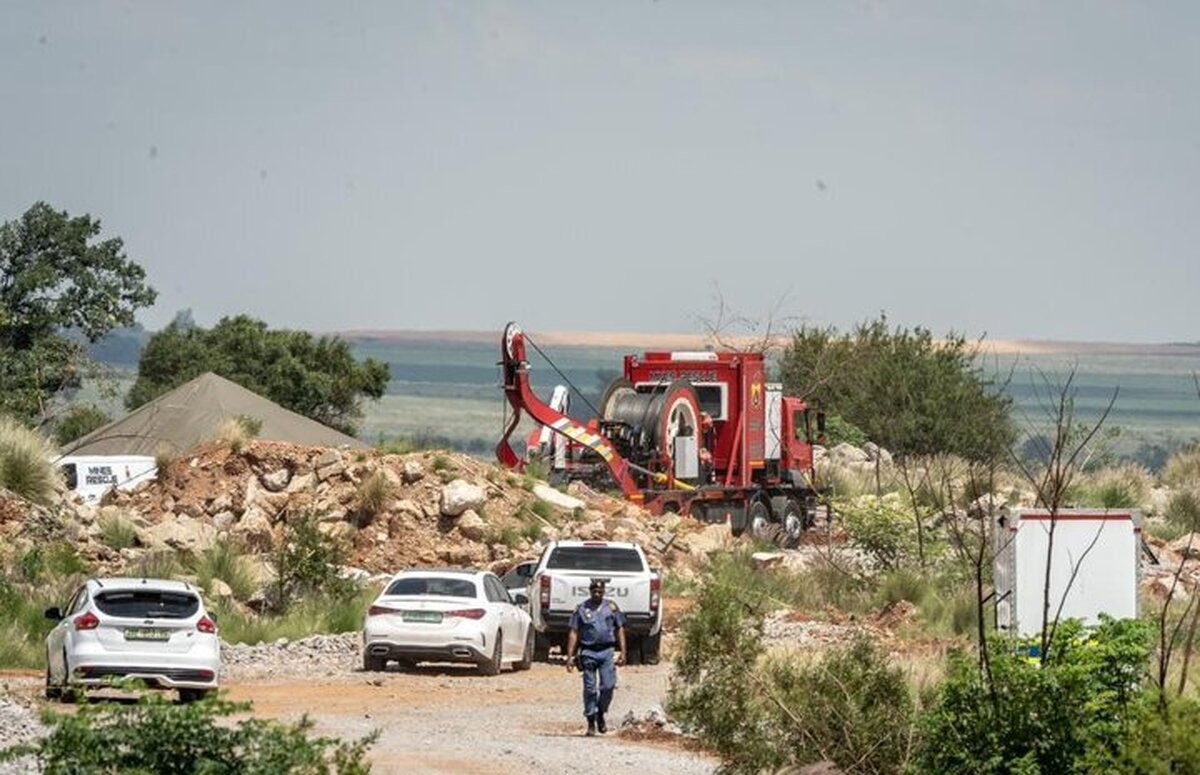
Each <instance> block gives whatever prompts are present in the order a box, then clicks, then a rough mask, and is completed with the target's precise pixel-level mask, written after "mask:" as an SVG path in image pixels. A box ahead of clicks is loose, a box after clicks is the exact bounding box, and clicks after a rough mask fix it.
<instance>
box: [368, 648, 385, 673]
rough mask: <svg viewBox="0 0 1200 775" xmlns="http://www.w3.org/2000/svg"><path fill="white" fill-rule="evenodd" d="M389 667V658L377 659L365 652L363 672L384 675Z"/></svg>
mask: <svg viewBox="0 0 1200 775" xmlns="http://www.w3.org/2000/svg"><path fill="white" fill-rule="evenodd" d="M385 667H387V657H376V656H372V655H371V654H368V653H367V652H365V651H364V652H363V670H364V671H366V672H368V673H382V672H383V669H384V668H385Z"/></svg>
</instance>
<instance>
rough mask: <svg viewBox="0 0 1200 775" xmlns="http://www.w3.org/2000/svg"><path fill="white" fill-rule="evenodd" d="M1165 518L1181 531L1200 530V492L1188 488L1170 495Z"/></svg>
mask: <svg viewBox="0 0 1200 775" xmlns="http://www.w3.org/2000/svg"><path fill="white" fill-rule="evenodd" d="M1166 517H1167V521H1168V522H1170V523H1171V524H1172V525H1176V526H1178V527H1179V528H1180V529H1182V530H1185V531H1196V530H1200V491H1197V490H1196V489H1193V488H1190V487H1188V488H1184V489H1182V490H1176V491H1175V492H1173V493H1171V499H1170V500H1168V501H1167V513H1166Z"/></svg>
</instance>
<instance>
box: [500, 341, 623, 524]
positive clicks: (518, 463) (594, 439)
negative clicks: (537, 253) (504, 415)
mask: <svg viewBox="0 0 1200 775" xmlns="http://www.w3.org/2000/svg"><path fill="white" fill-rule="evenodd" d="M500 355H501V357H502V358H503V360H502V365H503V366H504V395H505V396H507V397H508V403H509V404H511V405H512V408H513V416H512V419H511V420H509V422H508V425H507V426H506V427H505V429H504V435H503V436H501V437H500V443H499V444H497V445H496V458H497V459H498V460H499V461H500V462H501V463H502V464H503V465H504V466H506V467H508V468H513V469H516V470H521V468H522V467H524V465H525V463H524V461H523V460H522V459H521V458H520V456H518V455H517V453H516V452H514V451H513V448H512V445H510V444H509V443H508V437H509V436H511V435H512V432H513V431H514V430H515V429H516V427H517V423H518V422H520V420H521V411H522V410H524V411H526V412H528V413H529V416H530V417H532V418H533V419H534V420H536V421H537V422H538V423H539V424H541V425H544V426H545V427H547V428H549V429H550V430H552V431H554V432H555V433H561V434H562V435H563V436H566V437H567V438H568V439H571V440H572V441H574V442H576V443H577V444H582V445H584V446H586V447H589V448H591V449H592V450H594V451H595V452H596V453H597V454H598V455H600V457H601V458H602V459H603V460H604V462H605V464H606V465H607V466H608V470H609V471H611V472H612V476H613V480H614V481H616V483H617V484H618V485H620V487H621V490H622V491H623V492H624V493H625V497H626V498H629V499H630V500H633V501H640V500H641V499H642V491H641V490H640V489H639V488H638V486H637V483H636V482H634V481H633V477H632V476H630V473H629V471H630V469H629V461H627V460H625V458H623V457H621V456H620V455H619V454H617V451H616V450H615V449H613V446H612V444H611V443H610V442H609V440H608V439H606V438H604V437H603V436H601V435H600V434H598V433H592V432H590V431H589V430H588V429H587V428H585V427H584V426H582V425H580V424H579V423H577V422H575V421H574V420H572V419H571V418H570V417H568V416H566V415H565V414H562V413H561V412H557V411H555V410H553V409H551V408H550V407H549V406H547V405H546V404H545V403H543V402H542V400H541V399H539V398H538V397H537V396H536V395H535V394H534V392H533V390H532V389H531V388H530V387H529V362H528V361H527V360H526V359H525V335H524V334H522V333H521V329H520V327H519V326H518V325H517V324H516V323H509V324H508V326H506V327H505V329H504V341H503V342H501V343H500Z"/></svg>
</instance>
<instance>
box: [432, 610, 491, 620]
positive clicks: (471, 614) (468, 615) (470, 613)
mask: <svg viewBox="0 0 1200 775" xmlns="http://www.w3.org/2000/svg"><path fill="white" fill-rule="evenodd" d="M486 613H487V611H485V610H483V609H482V608H460V609H459V610H457V611H447V612H446V613H444V614H442V617H443V618H445V619H450V618H452V617H456V616H457V617H458V618H460V619H482V618H483V617H484V615H485V614H486Z"/></svg>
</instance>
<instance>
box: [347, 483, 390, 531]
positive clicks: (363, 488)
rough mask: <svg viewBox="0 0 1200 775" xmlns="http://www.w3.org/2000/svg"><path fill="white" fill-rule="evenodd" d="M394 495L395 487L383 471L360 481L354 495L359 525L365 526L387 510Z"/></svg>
mask: <svg viewBox="0 0 1200 775" xmlns="http://www.w3.org/2000/svg"><path fill="white" fill-rule="evenodd" d="M395 494H396V487H395V485H393V484H392V480H391V479H388V478H387V475H386V474H385V473H384V472H383V471H375V472H374V473H373V474H371V475H370V476H368V477H367V478H366V479H364V480H363V481H362V484H360V485H359V486H358V491H357V492H356V493H355V505H356V507H357V511H358V515H359V522H360V524H366V523H368V522H370V521H371V520H372V519H374V518H375V517H376V516H378V515H379V513H380V512H382V511H384V510H385V509H387V507H388V505H389V504H391V502H392V498H393V497H394V496H395Z"/></svg>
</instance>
